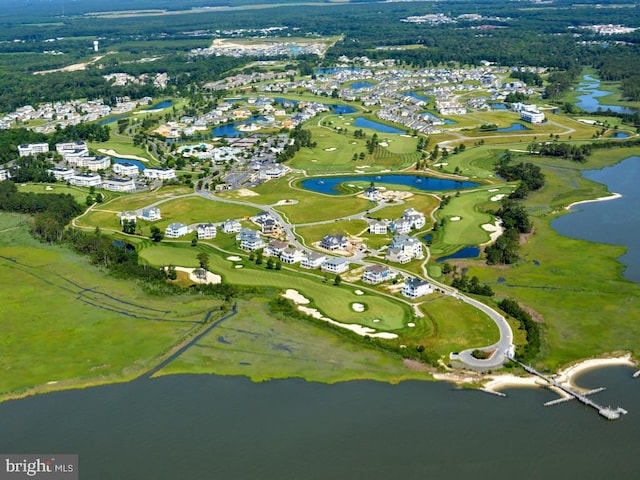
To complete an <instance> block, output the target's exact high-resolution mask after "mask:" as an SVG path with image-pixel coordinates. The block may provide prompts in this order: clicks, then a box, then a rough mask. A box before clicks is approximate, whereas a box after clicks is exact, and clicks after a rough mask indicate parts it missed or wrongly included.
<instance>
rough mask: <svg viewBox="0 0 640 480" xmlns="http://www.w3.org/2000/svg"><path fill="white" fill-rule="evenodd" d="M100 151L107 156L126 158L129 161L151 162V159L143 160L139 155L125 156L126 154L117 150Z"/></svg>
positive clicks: (101, 149) (100, 149)
mask: <svg viewBox="0 0 640 480" xmlns="http://www.w3.org/2000/svg"><path fill="white" fill-rule="evenodd" d="M98 151H99V152H100V153H104V154H105V155H109V156H111V157H117V158H125V159H128V160H139V161H141V162H148V161H149V159H147V158H142V157H139V156H137V155H125V154H124V153H118V152H116V151H115V150H107V149H105V148H99V149H98Z"/></svg>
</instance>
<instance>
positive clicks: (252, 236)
mask: <svg viewBox="0 0 640 480" xmlns="http://www.w3.org/2000/svg"><path fill="white" fill-rule="evenodd" d="M236 240H238V241H239V242H240V248H241V249H243V250H248V251H250V252H252V251H254V250H259V249H260V248H263V247H264V240H263V239H262V237H260V233H259V232H258V231H257V230H251V229H250V228H243V229H242V230H241V231H240V233H238V235H236Z"/></svg>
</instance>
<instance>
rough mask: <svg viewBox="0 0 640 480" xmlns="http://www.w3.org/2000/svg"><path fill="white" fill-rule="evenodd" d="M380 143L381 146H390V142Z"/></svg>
mask: <svg viewBox="0 0 640 480" xmlns="http://www.w3.org/2000/svg"><path fill="white" fill-rule="evenodd" d="M378 145H380V146H381V147H388V146H389V144H388V143H387V142H380V143H379V144H378Z"/></svg>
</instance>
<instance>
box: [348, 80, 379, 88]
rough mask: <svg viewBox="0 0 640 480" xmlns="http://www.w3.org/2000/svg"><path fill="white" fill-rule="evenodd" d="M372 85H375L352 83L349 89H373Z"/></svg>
mask: <svg viewBox="0 0 640 480" xmlns="http://www.w3.org/2000/svg"><path fill="white" fill-rule="evenodd" d="M374 85H375V84H374V83H371V82H355V83H352V84H351V86H350V87H349V88H350V89H352V90H359V89H361V88H369V87H373V86H374Z"/></svg>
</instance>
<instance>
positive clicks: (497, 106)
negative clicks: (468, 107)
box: [491, 103, 507, 110]
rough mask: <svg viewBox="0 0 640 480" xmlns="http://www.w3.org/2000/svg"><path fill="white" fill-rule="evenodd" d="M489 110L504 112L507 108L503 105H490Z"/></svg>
mask: <svg viewBox="0 0 640 480" xmlns="http://www.w3.org/2000/svg"><path fill="white" fill-rule="evenodd" d="M491 108H493V109H494V110H506V109H507V106H506V105H505V104H504V103H492V104H491Z"/></svg>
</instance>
